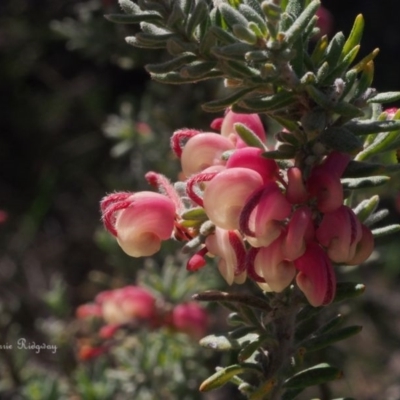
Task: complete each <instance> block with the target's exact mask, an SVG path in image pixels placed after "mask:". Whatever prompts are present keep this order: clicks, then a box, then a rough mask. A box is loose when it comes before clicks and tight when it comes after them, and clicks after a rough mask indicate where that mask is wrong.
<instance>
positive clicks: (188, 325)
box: [171, 303, 208, 339]
mask: <svg viewBox="0 0 400 400" xmlns="http://www.w3.org/2000/svg"><path fill="white" fill-rule="evenodd" d="M171 320H172V321H171V323H172V326H173V328H175V329H176V330H177V331H180V332H184V333H186V334H188V335H189V336H191V337H193V338H194V339H200V338H202V337H203V336H204V335H205V334H206V332H207V326H208V314H207V312H206V310H205V309H204V308H203V307H200V306H199V305H198V304H197V303H185V304H179V305H177V306H175V307H174V308H173V310H172V316H171Z"/></svg>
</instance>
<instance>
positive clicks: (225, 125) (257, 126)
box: [214, 110, 267, 149]
mask: <svg viewBox="0 0 400 400" xmlns="http://www.w3.org/2000/svg"><path fill="white" fill-rule="evenodd" d="M236 123H241V124H243V125H246V126H247V127H248V128H249V129H250V130H252V131H253V132H254V133H255V134H256V135H257V136H258V137H259V138H260V140H261V141H262V142H263V143H265V142H266V140H267V138H266V134H265V130H264V126H263V124H262V122H261V119H260V117H259V116H258V114H237V113H234V112H233V111H231V110H229V111H228V112H227V113H226V115H225V117H224V118H223V120H222V124H221V127H220V129H221V135H222V136H225V137H226V138H228V139H230V140H231V141H232V143H234V145H235V146H236V148H238V149H239V148H242V147H247V144H246V143H245V142H243V140H242V139H241V138H240V137H239V135H238V134H237V133H236V131H235V124H236ZM214 126H218V125H216V124H214Z"/></svg>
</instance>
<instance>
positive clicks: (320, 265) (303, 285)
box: [294, 242, 336, 307]
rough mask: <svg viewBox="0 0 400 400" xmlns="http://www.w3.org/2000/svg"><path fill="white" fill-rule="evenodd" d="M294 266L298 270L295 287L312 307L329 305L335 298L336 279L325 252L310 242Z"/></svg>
mask: <svg viewBox="0 0 400 400" xmlns="http://www.w3.org/2000/svg"><path fill="white" fill-rule="evenodd" d="M294 265H295V267H296V268H297V269H298V270H299V273H298V274H297V277H296V282H297V285H298V287H299V288H300V290H301V291H302V292H303V293H304V295H305V296H306V297H307V300H308V301H309V302H310V304H311V305H312V306H314V307H319V306H322V305H326V304H329V303H330V302H331V301H332V300H333V298H334V297H335V291H336V277H335V273H334V271H333V268H332V264H331V262H330V260H329V258H328V256H327V255H326V253H325V251H324V250H323V249H322V248H321V247H320V246H319V245H318V244H316V243H314V242H311V243H309V244H308V246H307V249H306V251H305V252H304V254H303V255H302V256H300V257H299V258H298V259H296V260H295V261H294Z"/></svg>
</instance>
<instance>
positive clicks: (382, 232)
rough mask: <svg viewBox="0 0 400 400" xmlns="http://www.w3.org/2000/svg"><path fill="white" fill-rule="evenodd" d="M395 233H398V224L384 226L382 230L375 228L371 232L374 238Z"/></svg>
mask: <svg viewBox="0 0 400 400" xmlns="http://www.w3.org/2000/svg"><path fill="white" fill-rule="evenodd" d="M397 232H400V225H398V224H393V225H389V226H385V227H383V228H377V229H373V230H372V234H373V235H374V237H375V238H378V237H381V236H385V235H391V234H392V233H397Z"/></svg>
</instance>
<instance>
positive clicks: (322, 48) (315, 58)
mask: <svg viewBox="0 0 400 400" xmlns="http://www.w3.org/2000/svg"><path fill="white" fill-rule="evenodd" d="M328 44H329V41H328V36H326V35H324V36H321V37H320V38H319V39H318V42H317V44H316V45H315V47H314V50H313V52H312V53H311V61H312V63H313V64H314V65H316V66H318V65H320V64H321V62H323V61H325V53H326V49H327V48H328ZM328 67H329V65H328Z"/></svg>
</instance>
